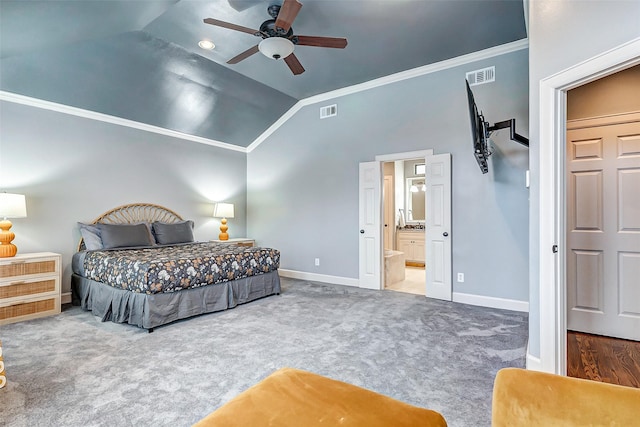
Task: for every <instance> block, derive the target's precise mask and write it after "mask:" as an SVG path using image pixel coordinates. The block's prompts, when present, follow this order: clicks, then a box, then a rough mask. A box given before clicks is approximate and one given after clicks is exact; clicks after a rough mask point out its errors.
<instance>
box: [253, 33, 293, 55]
mask: <svg viewBox="0 0 640 427" xmlns="http://www.w3.org/2000/svg"><path fill="white" fill-rule="evenodd" d="M293 48H294V45H293V43H292V42H291V40H289V39H285V38H282V37H269V38H268V39H264V40H262V41H261V42H260V44H259V45H258V50H260V52H262V54H263V55H264V56H266V57H267V58H271V59H280V58H286V57H287V56H289V55H291V54H292V53H293Z"/></svg>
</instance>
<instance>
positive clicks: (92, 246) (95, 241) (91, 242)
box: [78, 222, 102, 251]
mask: <svg viewBox="0 0 640 427" xmlns="http://www.w3.org/2000/svg"><path fill="white" fill-rule="evenodd" d="M78 227H80V234H81V235H82V239H83V240H84V246H85V248H86V249H87V250H88V251H94V250H96V249H102V237H100V228H98V226H97V225H96V224H85V223H83V222H79V223H78Z"/></svg>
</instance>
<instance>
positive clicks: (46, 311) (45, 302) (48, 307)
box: [0, 296, 60, 325]
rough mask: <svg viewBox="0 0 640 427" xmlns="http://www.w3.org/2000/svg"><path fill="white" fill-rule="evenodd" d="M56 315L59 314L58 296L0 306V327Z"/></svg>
mask: <svg viewBox="0 0 640 427" xmlns="http://www.w3.org/2000/svg"><path fill="white" fill-rule="evenodd" d="M0 304H2V303H0ZM58 313H60V297H59V296H52V297H49V298H38V299H33V300H24V301H23V302H20V303H17V304H11V305H6V306H2V305H0V325H2V324H6V323H13V322H19V321H21V320H28V319H35V318H36V317H43V316H49V315H52V314H58Z"/></svg>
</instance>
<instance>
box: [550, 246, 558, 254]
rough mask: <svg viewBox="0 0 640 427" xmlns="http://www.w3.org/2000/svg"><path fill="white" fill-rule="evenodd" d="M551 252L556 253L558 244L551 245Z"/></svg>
mask: <svg viewBox="0 0 640 427" xmlns="http://www.w3.org/2000/svg"><path fill="white" fill-rule="evenodd" d="M551 252H553V253H554V254H557V253H558V245H553V246H551Z"/></svg>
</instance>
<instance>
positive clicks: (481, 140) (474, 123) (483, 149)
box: [465, 79, 491, 173]
mask: <svg viewBox="0 0 640 427" xmlns="http://www.w3.org/2000/svg"><path fill="white" fill-rule="evenodd" d="M465 83H466V84H467V101H468V103H469V119H470V122H471V138H472V140H473V155H474V156H475V157H476V161H477V162H478V166H480V170H481V171H482V173H487V172H489V165H488V163H487V159H488V158H489V156H490V155H491V151H490V150H489V131H488V130H487V129H488V127H489V123H487V122H485V121H484V116H483V115H482V112H479V111H478V106H477V105H476V101H475V99H474V98H473V92H471V87H469V82H468V81H467V80H466V79H465Z"/></svg>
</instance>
